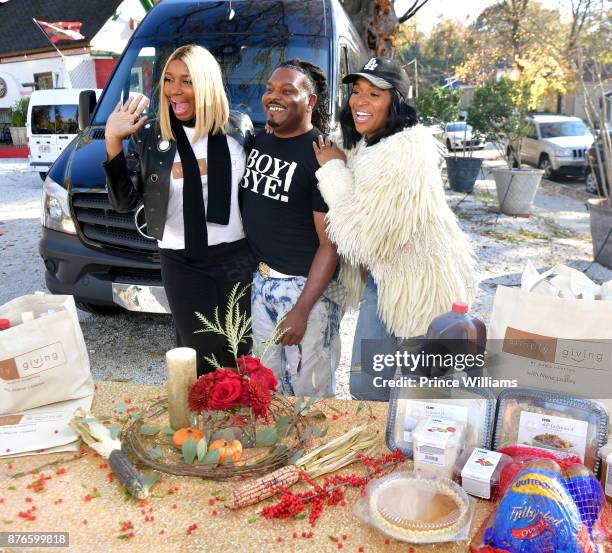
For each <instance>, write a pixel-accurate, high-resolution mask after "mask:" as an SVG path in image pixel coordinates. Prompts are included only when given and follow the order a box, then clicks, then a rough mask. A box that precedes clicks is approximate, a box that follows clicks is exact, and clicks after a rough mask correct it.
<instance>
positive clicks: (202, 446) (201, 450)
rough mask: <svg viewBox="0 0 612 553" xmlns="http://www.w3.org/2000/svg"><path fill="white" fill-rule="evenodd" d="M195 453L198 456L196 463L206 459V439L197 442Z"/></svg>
mask: <svg viewBox="0 0 612 553" xmlns="http://www.w3.org/2000/svg"><path fill="white" fill-rule="evenodd" d="M196 453H197V455H198V461H199V462H200V463H201V462H202V461H203V460H204V458H205V457H206V454H207V453H208V440H207V439H206V437H204V438H202V439H201V440H200V441H199V442H198V446H197V447H196Z"/></svg>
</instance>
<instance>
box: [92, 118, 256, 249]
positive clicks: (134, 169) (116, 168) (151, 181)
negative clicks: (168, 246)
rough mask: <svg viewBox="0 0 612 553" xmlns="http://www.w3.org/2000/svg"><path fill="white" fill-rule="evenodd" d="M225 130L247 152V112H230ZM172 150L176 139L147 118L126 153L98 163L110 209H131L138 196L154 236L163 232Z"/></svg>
mask: <svg viewBox="0 0 612 553" xmlns="http://www.w3.org/2000/svg"><path fill="white" fill-rule="evenodd" d="M225 134H227V135H229V136H231V137H232V138H234V139H236V140H237V141H238V142H239V143H240V144H241V145H242V147H243V148H244V149H245V150H246V153H247V156H248V154H249V150H250V147H251V142H252V138H253V124H252V123H251V119H250V118H249V117H248V116H247V115H244V114H243V113H239V112H234V111H233V112H231V113H230V119H229V122H228V123H227V125H226V126H225ZM175 154H176V142H175V141H174V140H171V141H164V140H162V138H161V132H160V130H159V126H158V124H157V121H156V120H151V121H147V123H146V124H145V125H144V127H142V128H141V129H139V130H138V132H136V133H135V134H133V135H132V136H131V137H130V140H129V143H128V151H127V154H124V152H123V151H122V152H121V153H119V154H117V155H116V156H115V157H114V158H113V159H111V160H107V161H105V162H103V164H102V165H103V166H104V171H105V172H106V186H107V189H108V197H109V199H110V201H111V204H112V205H113V209H115V210H116V211H118V212H119V213H125V212H128V211H131V210H132V209H134V208H135V207H136V206H137V205H138V203H139V202H140V201H141V199H142V201H144V211H145V217H146V220H147V234H149V236H152V237H154V238H157V239H158V240H161V239H162V237H163V235H164V226H165V224H166V213H167V210H168V197H169V194H170V173H171V170H172V164H173V162H174V155H175Z"/></svg>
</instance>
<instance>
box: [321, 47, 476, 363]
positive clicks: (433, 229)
mask: <svg viewBox="0 0 612 553" xmlns="http://www.w3.org/2000/svg"><path fill="white" fill-rule="evenodd" d="M343 82H344V83H347V82H348V83H353V89H352V92H351V95H350V97H349V101H348V103H347V105H346V106H344V108H343V110H342V112H341V115H340V124H341V127H342V134H343V143H344V147H345V150H344V151H343V150H341V149H340V148H338V147H337V146H336V145H334V144H333V143H332V142H331V141H330V140H329V139H327V138H325V139H323V138H321V139H319V142H318V143H315V144H313V147H314V149H315V153H316V155H317V159H318V161H319V164H320V165H321V168H320V169H319V170H318V171H317V173H316V175H317V178H318V180H319V188H320V190H321V193H322V195H323V198H324V199H325V201H326V203H327V204H328V206H329V213H328V215H327V219H328V225H329V226H328V232H329V235H330V237H331V239H332V240H333V241H334V242H335V243H336V245H337V247H338V253H340V254H341V256H342V259H343V267H342V270H341V279H342V281H343V283H344V284H345V286H346V288H347V292H348V302H347V303H348V305H349V306H350V305H353V306H356V305H358V303H359V300H360V299H362V300H363V301H362V303H361V309H360V313H359V320H358V323H357V330H356V333H355V341H354V346H353V361H352V364H353V367H355V366H356V365H360V364H361V340H362V339H368V338H369V339H380V338H393V339H397V338H409V337H414V336H418V335H422V334H424V333H425V331H426V330H427V327H428V325H429V323H430V322H431V320H432V319H433V318H434V317H435V316H437V315H439V314H440V313H444V312H446V311H449V310H450V309H451V306H452V304H453V302H455V301H467V302H469V301H470V300H472V298H473V296H474V293H475V288H476V277H475V272H474V253H473V250H472V248H471V246H470V244H469V243H468V240H467V238H466V236H465V234H464V233H463V232H462V231H461V229H460V228H459V225H458V223H457V219H456V217H455V215H454V214H453V212H452V211H451V209H450V208H449V207H448V205H447V203H446V199H445V196H444V190H443V183H442V178H441V175H440V170H439V163H440V146H439V143H438V142H437V140H436V139H435V138H434V137H433V135H432V134H431V132H430V131H429V130H428V129H426V128H424V127H423V126H422V125H419V124H418V121H417V116H416V111H415V110H414V108H412V107H410V106H409V105H408V104H407V102H406V98H407V97H408V90H409V86H410V85H409V80H408V77H407V75H406V73H405V71H404V70H403V69H402V67H401V66H400V65H399V63H397V62H395V61H393V60H389V59H386V58H372V59H370V60H369V61H368V63H366V65H365V66H364V67H363V69H362V70H361V71H360V72H358V73H353V74H350V75H347V76H346V77H345V78H344V80H343ZM364 285H365V293H364Z"/></svg>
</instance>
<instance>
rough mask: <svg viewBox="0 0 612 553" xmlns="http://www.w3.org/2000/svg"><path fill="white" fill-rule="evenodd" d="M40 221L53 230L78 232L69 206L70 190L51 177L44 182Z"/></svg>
mask: <svg viewBox="0 0 612 553" xmlns="http://www.w3.org/2000/svg"><path fill="white" fill-rule="evenodd" d="M40 223H41V225H42V226H43V227H46V228H49V229H52V230H58V231H60V232H66V233H68V234H76V227H75V226H74V221H73V220H72V217H71V215H70V208H69V207H68V191H67V190H66V189H65V188H62V187H61V186H60V185H59V184H57V183H56V182H55V181H54V180H52V179H51V178H50V177H47V178H46V179H45V182H44V183H43V189H42V206H41V216H40Z"/></svg>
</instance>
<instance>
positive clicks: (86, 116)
mask: <svg viewBox="0 0 612 553" xmlns="http://www.w3.org/2000/svg"><path fill="white" fill-rule="evenodd" d="M95 107H96V92H95V91H94V90H82V91H81V93H80V94H79V130H80V131H84V130H85V129H86V128H87V126H88V125H89V122H90V121H91V114H92V113H93V110H94V108H95Z"/></svg>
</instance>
